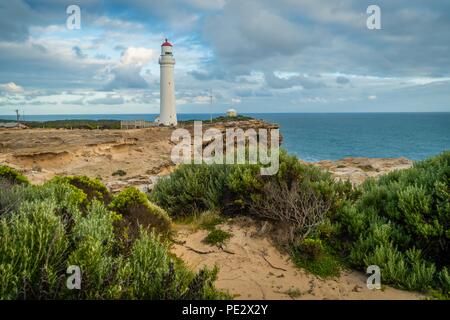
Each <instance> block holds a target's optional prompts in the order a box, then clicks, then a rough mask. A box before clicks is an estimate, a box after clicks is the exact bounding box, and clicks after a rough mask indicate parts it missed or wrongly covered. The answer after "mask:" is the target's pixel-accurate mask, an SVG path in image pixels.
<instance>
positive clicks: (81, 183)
mask: <svg viewBox="0 0 450 320" xmlns="http://www.w3.org/2000/svg"><path fill="white" fill-rule="evenodd" d="M52 181H53V182H56V183H63V182H66V183H69V184H71V185H73V186H74V187H77V188H78V189H80V190H82V191H83V192H84V193H85V194H86V201H87V203H90V202H91V201H92V200H94V199H97V200H99V201H101V202H103V203H105V204H108V203H109V202H110V201H111V195H110V193H109V191H108V189H107V188H106V186H105V185H104V184H103V183H102V182H101V181H100V180H99V179H93V178H89V177H87V176H67V177H55V178H53V180H52Z"/></svg>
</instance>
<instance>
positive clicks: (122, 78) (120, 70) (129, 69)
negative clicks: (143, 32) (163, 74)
mask: <svg viewBox="0 0 450 320" xmlns="http://www.w3.org/2000/svg"><path fill="white" fill-rule="evenodd" d="M156 57H157V53H156V52H155V50H153V49H148V48H136V47H129V48H127V49H126V50H125V51H124V52H123V53H122V56H121V58H120V61H119V63H118V65H117V66H115V67H114V68H113V69H112V70H111V73H112V74H113V79H112V80H111V81H110V82H109V83H108V84H107V85H106V87H105V89H106V90H114V89H121V88H135V89H138V88H146V87H148V83H147V82H146V81H145V79H144V78H143V77H142V75H141V71H142V68H143V67H144V66H145V65H146V64H147V63H148V62H149V61H150V60H152V59H156Z"/></svg>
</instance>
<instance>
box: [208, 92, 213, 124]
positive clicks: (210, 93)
mask: <svg viewBox="0 0 450 320" xmlns="http://www.w3.org/2000/svg"><path fill="white" fill-rule="evenodd" d="M209 99H210V100H209V114H210V119H209V120H210V122H211V123H212V102H213V95H212V89H209Z"/></svg>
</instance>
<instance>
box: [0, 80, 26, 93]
mask: <svg viewBox="0 0 450 320" xmlns="http://www.w3.org/2000/svg"><path fill="white" fill-rule="evenodd" d="M23 91H24V90H23V88H22V87H21V86H19V85H17V84H15V83H14V82H8V83H4V84H0V92H6V93H21V92H23Z"/></svg>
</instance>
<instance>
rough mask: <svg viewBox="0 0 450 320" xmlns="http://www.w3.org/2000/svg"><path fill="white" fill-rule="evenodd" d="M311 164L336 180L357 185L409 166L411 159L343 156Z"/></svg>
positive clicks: (411, 163) (411, 162)
mask: <svg viewBox="0 0 450 320" xmlns="http://www.w3.org/2000/svg"><path fill="white" fill-rule="evenodd" d="M313 164H314V165H316V166H319V167H321V168H324V169H326V170H328V171H330V172H331V173H332V174H333V176H334V177H335V178H336V179H338V180H342V181H345V180H349V181H350V182H351V183H352V184H353V185H359V184H361V183H362V182H364V180H366V179H367V178H369V177H378V176H380V175H382V174H385V173H388V172H391V171H394V170H400V169H407V168H410V167H411V166H412V165H413V161H411V160H409V159H406V158H344V159H340V160H336V161H331V160H323V161H318V162H314V163H313Z"/></svg>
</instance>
